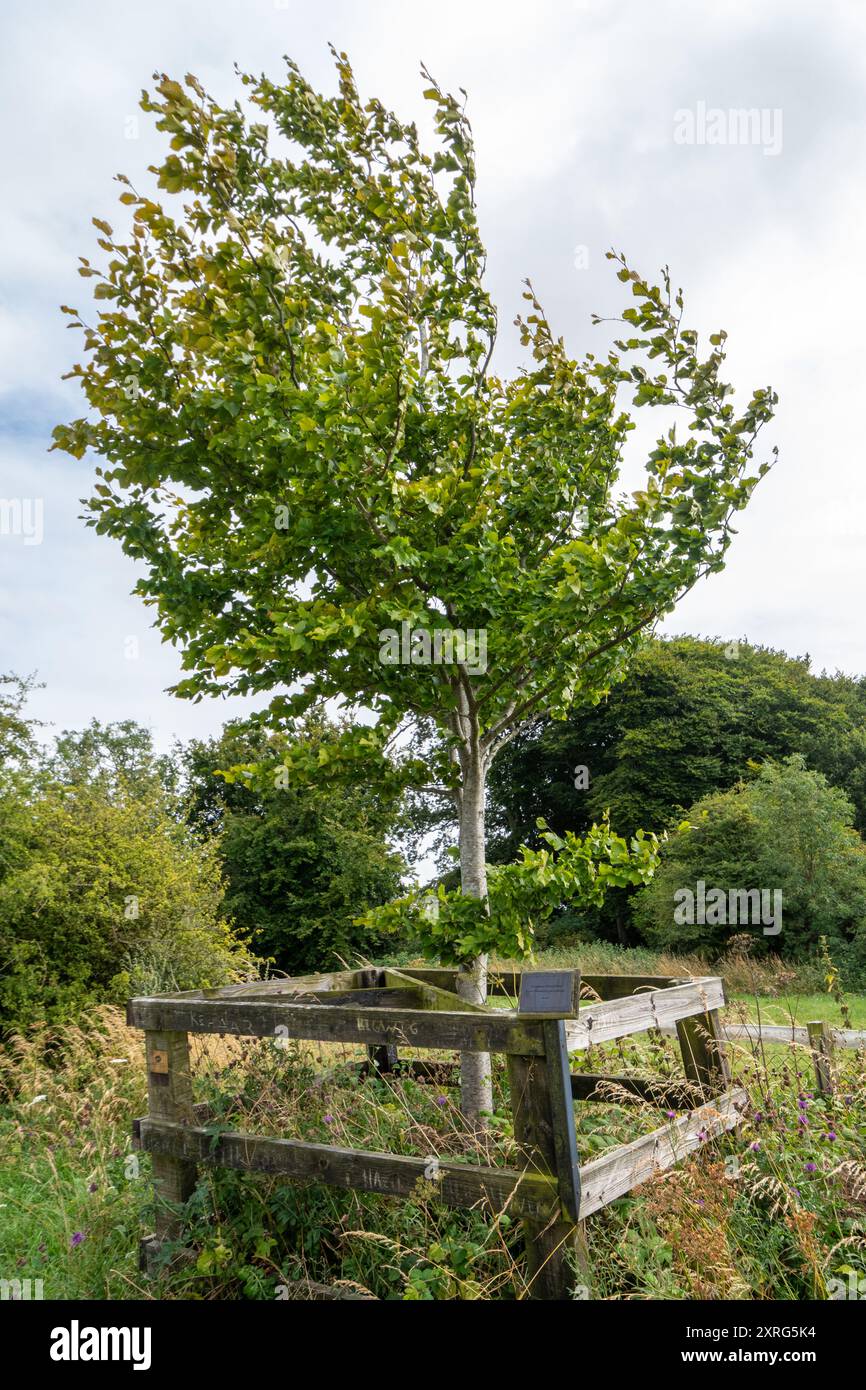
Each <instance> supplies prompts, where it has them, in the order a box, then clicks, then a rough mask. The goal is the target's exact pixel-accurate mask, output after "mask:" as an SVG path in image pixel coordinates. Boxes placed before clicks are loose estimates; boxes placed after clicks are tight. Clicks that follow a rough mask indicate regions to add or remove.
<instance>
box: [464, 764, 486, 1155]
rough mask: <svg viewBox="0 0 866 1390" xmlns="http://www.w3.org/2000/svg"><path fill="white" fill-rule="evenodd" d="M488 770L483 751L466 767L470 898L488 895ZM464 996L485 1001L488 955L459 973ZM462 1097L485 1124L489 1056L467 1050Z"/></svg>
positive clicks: (466, 862) (466, 852)
mask: <svg viewBox="0 0 866 1390" xmlns="http://www.w3.org/2000/svg"><path fill="white" fill-rule="evenodd" d="M485 781H486V777H485V769H484V765H483V763H482V760H481V756H480V754H477V753H476V754H474V756H472V757H470V759H468V761H467V763H466V764H465V766H464V778H463V796H462V804H461V809H460V887H461V889H462V891H463V892H464V893H465V894H466V896H467V897H470V898H486V897H487V863H486V860H485V844H484V789H485ZM457 993H458V994H459V995H460V998H461V999H466V1000H467V1001H469V1002H471V1003H473V1004H483V1003H484V1002H485V1000H486V998H487V957H486V956H479V957H478V958H477V959H476V960H474V961H473V962H472V964H471V965H469V966H466V967H464V968H461V970H460V972H459V974H458V976H457ZM460 1099H461V1105H462V1109H463V1113H464V1115H465V1116H466V1117H467V1119H469V1120H471V1121H472V1122H473V1123H474V1124H475V1125H477V1126H478V1128H479V1129H480V1128H483V1127H484V1125H485V1120H484V1116H483V1114H482V1112H483V1111H487V1112H488V1113H489V1112H490V1111H491V1110H492V1109H493V1084H492V1080H491V1067H490V1056H489V1054H488V1053H486V1052H464V1053H463V1054H462V1056H461V1059H460Z"/></svg>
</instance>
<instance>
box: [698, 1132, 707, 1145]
mask: <svg viewBox="0 0 866 1390" xmlns="http://www.w3.org/2000/svg"><path fill="white" fill-rule="evenodd" d="M706 1138H707V1131H706V1130H705V1129H702V1130H701V1132H700V1134H699V1135H698V1139H699V1140H700V1142H701V1143H702V1144H703V1143H704V1141H705V1140H706Z"/></svg>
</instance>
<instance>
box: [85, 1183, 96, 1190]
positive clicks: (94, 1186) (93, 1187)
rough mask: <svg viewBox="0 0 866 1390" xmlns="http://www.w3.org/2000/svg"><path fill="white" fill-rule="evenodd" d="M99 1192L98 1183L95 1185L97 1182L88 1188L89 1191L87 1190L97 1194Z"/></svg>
mask: <svg viewBox="0 0 866 1390" xmlns="http://www.w3.org/2000/svg"><path fill="white" fill-rule="evenodd" d="M97 1190H98V1189H97V1186H96V1183H95V1182H92V1183H91V1184H90V1186H89V1187H88V1189H87V1191H88V1192H96V1191H97Z"/></svg>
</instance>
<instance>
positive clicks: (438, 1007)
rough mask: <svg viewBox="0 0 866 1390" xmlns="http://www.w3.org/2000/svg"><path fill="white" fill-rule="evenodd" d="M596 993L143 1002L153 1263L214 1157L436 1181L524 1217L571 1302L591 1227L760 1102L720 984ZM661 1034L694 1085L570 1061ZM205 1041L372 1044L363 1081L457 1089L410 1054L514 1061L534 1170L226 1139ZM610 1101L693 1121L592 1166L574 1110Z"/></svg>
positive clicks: (397, 1188) (598, 981)
mask: <svg viewBox="0 0 866 1390" xmlns="http://www.w3.org/2000/svg"><path fill="white" fill-rule="evenodd" d="M579 984H580V981H579V976H578V973H577V972H576V971H559V972H545V971H541V972H535V971H526V972H514V971H507V972H500V973H499V974H497V975H496V976H494V978H493V980H492V982H491V990H492V992H493V993H495V994H499V995H500V996H502V995H504V996H507V997H509V998H511V999H517V1000H518V1006H517V1008H516V1009H515V1008H503V1009H499V1008H489V1007H484V1006H481V1005H470V1004H467V1003H466V1002H465V1001H463V1000H461V999H459V998H458V996H457V995H456V993H455V988H456V972H455V971H453V970H444V969H442V970H437V969H429V970H428V969H424V970H414V969H406V970H399V971H398V970H392V969H378V968H372V967H365V968H363V969H358V970H349V971H338V972H333V973H330V974H322V975H315V976H307V977H304V978H295V979H290V980H273V981H266V982H263V981H257V982H255V983H252V984H247V985H232V986H228V987H226V988H223V989H219V990H193V991H189V992H187V993H180V994H169V995H156V996H150V997H144V998H138V999H133V1000H131V1001H130V1003H129V1006H128V1010H127V1019H128V1022H129V1023H130V1024H131V1025H132V1026H133V1027H136V1028H141V1029H143V1030H144V1033H145V1047H146V1056H147V1073H148V1100H149V1113H148V1115H147V1116H145V1117H143V1118H142V1119H140V1120H137V1121H136V1122H135V1125H134V1138H135V1142H136V1143H137V1144H138V1146H139V1147H141V1148H142V1149H144V1150H146V1151H147V1152H149V1153H150V1154H151V1155H152V1160H153V1177H154V1181H155V1186H156V1189H157V1196H158V1198H159V1202H158V1207H157V1226H156V1233H155V1235H152V1236H148V1237H146V1238H145V1239H144V1241H143V1242H142V1251H143V1263H144V1264H145V1266H146V1267H148V1268H150V1269H152V1268H153V1267H154V1259H155V1257H156V1255H157V1253H158V1251H159V1249H160V1247H161V1245H162V1244H163V1243H164V1242H165V1241H171V1240H174V1239H176V1238H177V1237H178V1236H179V1235H180V1234H181V1231H182V1213H181V1206H182V1204H183V1203H184V1202H185V1201H186V1199H187V1198H188V1197H189V1196H190V1195H191V1193H192V1190H193V1187H194V1185H195V1181H196V1170H197V1166H198V1165H199V1164H202V1163H211V1164H217V1165H221V1166H223V1167H227V1168H239V1169H249V1170H252V1171H257V1172H264V1173H272V1174H276V1175H279V1176H281V1177H285V1178H287V1179H291V1180H298V1181H304V1182H307V1181H314V1182H320V1183H326V1184H328V1185H330V1186H334V1187H342V1188H353V1189H358V1190H361V1191H366V1192H376V1193H381V1194H384V1195H387V1196H393V1197H408V1196H411V1195H413V1194H415V1193H417V1192H418V1190H419V1185H420V1188H421V1190H424V1189H425V1188H426V1189H427V1190H428V1191H429V1193H430V1196H431V1197H432V1198H433V1199H434V1200H435V1201H437V1202H442V1203H443V1204H445V1205H449V1206H454V1207H475V1206H478V1205H483V1206H484V1207H485V1208H486V1209H488V1210H490V1211H491V1212H494V1213H495V1212H501V1211H502V1210H504V1209H505V1208H508V1209H509V1211H511V1212H513V1213H514V1214H515V1215H517V1216H519V1217H520V1218H521V1220H522V1222H523V1229H524V1235H525V1242H526V1255H527V1270H528V1276H529V1284H530V1290H531V1293H532V1296H533V1297H536V1298H545V1299H562V1298H568V1297H569V1296H570V1288H571V1286H572V1285H573V1283H574V1282H575V1279H576V1277H577V1276H576V1275H575V1272H574V1268H573V1265H574V1264H575V1263H576V1262H577V1260H578V1255H579V1251H580V1249H581V1246H582V1226H581V1223H582V1222H583V1221H584V1220H585V1218H586V1217H587V1216H589V1215H591V1214H592V1213H593V1212H595V1211H598V1210H599V1209H600V1208H601V1207H603V1206H605V1205H607V1203H609V1202H612V1201H614V1200H615V1199H616V1198H617V1197H620V1196H622V1195H623V1194H624V1193H626V1192H628V1191H630V1190H631V1189H632V1188H633V1187H635V1186H637V1185H638V1184H640V1183H642V1182H644V1181H646V1179H647V1178H649V1177H650V1176H652V1174H653V1173H655V1172H657V1171H659V1170H661V1169H664V1168H668V1167H670V1166H672V1165H673V1164H675V1163H677V1162H679V1161H680V1160H681V1159H682V1158H685V1157H687V1156H688V1154H689V1153H691V1152H692V1151H693V1150H694V1149H696V1148H697V1147H698V1146H699V1145H700V1144H702V1143H703V1142H705V1141H706V1140H707V1139H708V1138H712V1137H713V1136H715V1135H718V1134H721V1133H723V1132H724V1131H725V1130H728V1129H731V1128H733V1127H735V1126H736V1125H737V1124H738V1123H739V1120H740V1113H741V1110H742V1107H743V1105H744V1103H745V1095H744V1093H743V1092H742V1091H737V1090H733V1089H732V1088H731V1084H730V1072H729V1068H728V1065H727V1059H726V1056H725V1047H724V1040H723V1037H722V1030H721V1024H720V1022H719V1015H718V1010H719V1009H720V1008H721V1007H723V1005H724V1003H725V996H724V990H723V987H722V982H721V981H720V980H719V979H717V978H715V977H706V978H700V979H693V980H686V981H684V980H681V979H676V980H670V979H668V978H666V977H653V976H587V977H584V980H583V984H584V985H586V986H589V988H590V989H591V991H592V992H593V993H594V994H595V995H596V996H597V998H598V1001H599V1002H597V1003H596V1002H593V1003H590V1004H588V1005H585V1006H583V1007H581V1008H580V1010H578V995H579ZM661 1027H676V1029H677V1033H678V1036H679V1042H680V1047H681V1051H682V1058H683V1067H684V1072H685V1077H684V1079H683V1080H682V1081H676V1082H675V1081H671V1080H669V1079H668V1080H665V1081H663V1082H658V1083H656V1082H651V1081H646V1080H644V1079H641V1078H635V1077H627V1076H625V1077H624V1076H604V1075H600V1074H589V1073H586V1072H578V1073H572V1072H571V1071H570V1068H569V1062H568V1056H569V1052H574V1051H581V1050H585V1049H587V1048H589V1047H591V1046H592V1045H593V1044H596V1043H601V1042H606V1041H610V1040H611V1039H614V1038H619V1037H626V1036H629V1035H630V1034H633V1033H638V1032H642V1031H646V1030H648V1029H657V1028H661ZM190 1033H219V1034H231V1035H234V1036H248V1037H276V1038H295V1039H306V1040H313V1041H319V1042H331V1043H349V1044H360V1045H361V1046H363V1047H365V1048H366V1053H367V1060H366V1061H359V1062H357V1063H350V1064H349V1065H354V1066H355V1067H356V1069H357V1071H358V1073H359V1074H360V1075H361V1076H365V1075H369V1074H370V1073H372V1072H378V1073H383V1072H384V1073H388V1072H391V1073H397V1074H398V1073H400V1072H403V1073H408V1074H410V1075H414V1076H423V1077H430V1078H434V1077H435V1079H436V1080H437V1081H439V1083H440V1084H443V1085H448V1084H454V1083H456V1081H457V1080H458V1064H457V1063H456V1062H449V1061H444V1062H443V1061H436V1060H433V1061H424V1060H422V1059H419V1058H416V1057H405V1056H402V1055H401V1052H402V1049H404V1048H409V1049H422V1050H423V1049H435V1050H436V1051H446V1052H492V1053H499V1054H504V1056H505V1060H506V1065H507V1071H508V1081H509V1089H510V1095H511V1105H512V1109H513V1114H514V1133H515V1138H516V1140H517V1144H518V1146H519V1152H520V1156H521V1164H520V1166H519V1167H513V1168H506V1167H489V1166H482V1165H475V1164H468V1163H456V1162H451V1161H449V1160H447V1159H444V1158H439V1157H437V1156H429V1155H428V1156H421V1155H419V1156H417V1157H415V1156H407V1155H402V1154H388V1153H377V1152H372V1151H366V1150H361V1149H346V1148H340V1147H337V1146H336V1145H332V1144H320V1143H312V1142H308V1141H305V1140H299V1139H291V1138H273V1137H266V1136H262V1135H254V1134H246V1133H241V1132H225V1131H222V1132H216V1131H214V1130H212V1129H210V1128H209V1127H208V1123H207V1122H208V1118H209V1115H208V1110H207V1107H206V1106H204V1105H202V1104H201V1103H199V1104H197V1103H196V1102H195V1101H194V1099H193V1086H192V1074H191V1068H190V1056H189V1034H190ZM611 1099H616V1101H617V1102H621V1101H622V1100H623V1099H625V1100H628V1099H632V1100H635V1101H649V1102H650V1103H652V1104H655V1105H657V1106H658V1107H659V1108H662V1107H666V1108H676V1109H682V1110H683V1111H684V1113H683V1114H681V1115H679V1116H678V1117H677V1118H676V1119H675V1120H673V1121H671V1122H669V1123H667V1124H665V1125H662V1126H660V1127H659V1128H658V1129H656V1130H654V1131H653V1132H652V1133H651V1134H648V1135H645V1136H643V1137H641V1138H639V1139H636V1140H635V1141H634V1142H633V1143H631V1144H625V1145H620V1146H618V1147H616V1148H613V1149H612V1150H611V1151H610V1153H607V1154H603V1155H601V1156H600V1157H599V1158H596V1159H594V1160H593V1161H592V1162H590V1163H587V1164H585V1165H583V1166H581V1165H580V1163H579V1158H578V1152H577V1143H576V1129H575V1117H574V1104H575V1101H596V1102H598V1101H601V1102H604V1101H606V1100H611ZM580 1277H581V1278H584V1279H585V1278H586V1277H587V1276H586V1274H583V1275H581V1276H580ZM317 1296H323V1295H321V1293H320V1294H318V1295H317Z"/></svg>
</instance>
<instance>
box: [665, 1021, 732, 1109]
mask: <svg viewBox="0 0 866 1390" xmlns="http://www.w3.org/2000/svg"><path fill="white" fill-rule="evenodd" d="M677 1037H678V1038H679V1043H680V1052H681V1053H682V1058H683V1070H684V1071H685V1074H686V1079H687V1080H689V1081H692V1082H694V1084H695V1085H696V1086H700V1088H701V1091H702V1092H703V1094H704V1097H705V1098H709V1097H711V1096H715V1095H719V1094H720V1093H721V1092H722V1091H726V1090H727V1089H728V1087H729V1086H730V1084H731V1068H730V1063H729V1062H728V1050H727V1045H726V1043H725V1035H724V1032H723V1031H722V1023H721V1019H720V1018H719V1011H718V1009H711V1010H710V1012H709V1013H706V1014H694V1015H693V1016H692V1017H691V1018H681V1019H679V1020H678V1022H677Z"/></svg>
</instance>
